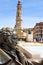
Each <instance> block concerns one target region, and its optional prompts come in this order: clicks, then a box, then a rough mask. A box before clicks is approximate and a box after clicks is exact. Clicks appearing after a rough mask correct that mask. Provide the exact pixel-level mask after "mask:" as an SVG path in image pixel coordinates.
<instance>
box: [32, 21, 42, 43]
mask: <svg viewBox="0 0 43 65" xmlns="http://www.w3.org/2000/svg"><path fill="white" fill-rule="evenodd" d="M33 37H34V39H36V41H38V42H43V22H40V23H36V25H35V27H34V29H33Z"/></svg>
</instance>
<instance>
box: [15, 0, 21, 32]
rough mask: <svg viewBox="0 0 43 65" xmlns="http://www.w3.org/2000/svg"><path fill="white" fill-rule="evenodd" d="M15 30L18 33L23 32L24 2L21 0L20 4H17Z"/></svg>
mask: <svg viewBox="0 0 43 65" xmlns="http://www.w3.org/2000/svg"><path fill="white" fill-rule="evenodd" d="M15 30H16V32H17V33H19V32H21V30H22V4H21V0H18V4H17V13H16V25H15Z"/></svg>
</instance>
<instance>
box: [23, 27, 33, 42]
mask: <svg viewBox="0 0 43 65" xmlns="http://www.w3.org/2000/svg"><path fill="white" fill-rule="evenodd" d="M23 31H24V32H25V33H26V34H27V35H26V40H27V41H30V42H32V41H33V28H25V29H23Z"/></svg>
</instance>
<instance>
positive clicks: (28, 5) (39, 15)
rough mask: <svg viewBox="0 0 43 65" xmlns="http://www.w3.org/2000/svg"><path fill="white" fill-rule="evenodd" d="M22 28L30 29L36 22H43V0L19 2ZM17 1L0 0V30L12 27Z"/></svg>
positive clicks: (22, 0) (23, 0)
mask: <svg viewBox="0 0 43 65" xmlns="http://www.w3.org/2000/svg"><path fill="white" fill-rule="evenodd" d="M21 2H22V19H23V22H22V24H23V25H22V26H23V28H31V27H34V25H35V24H36V23H37V22H43V0H21ZM17 3H18V0H0V28H2V27H14V26H15V23H16V11H17V10H16V9H17Z"/></svg>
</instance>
